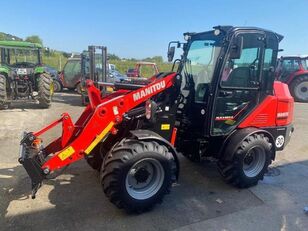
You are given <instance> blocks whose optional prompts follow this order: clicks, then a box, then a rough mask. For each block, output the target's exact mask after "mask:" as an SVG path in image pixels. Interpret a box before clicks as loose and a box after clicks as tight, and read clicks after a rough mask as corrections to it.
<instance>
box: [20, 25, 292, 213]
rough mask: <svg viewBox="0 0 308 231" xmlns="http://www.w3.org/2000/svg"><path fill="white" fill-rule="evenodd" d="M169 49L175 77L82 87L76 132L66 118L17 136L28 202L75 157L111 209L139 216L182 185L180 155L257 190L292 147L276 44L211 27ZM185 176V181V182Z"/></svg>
mask: <svg viewBox="0 0 308 231" xmlns="http://www.w3.org/2000/svg"><path fill="white" fill-rule="evenodd" d="M184 38H185V40H186V42H185V43H180V42H171V43H170V44H169V48H168V59H169V61H171V60H172V59H173V56H174V51H175V46H172V44H175V45H176V47H178V48H182V49H183V55H182V56H181V58H180V59H177V60H175V62H174V64H175V63H177V64H178V65H174V66H177V67H178V68H177V70H176V71H174V72H170V73H159V74H157V75H155V76H153V77H152V78H150V79H148V80H147V81H144V80H142V81H141V82H140V83H138V82H136V81H135V82H133V83H132V82H127V83H126V82H125V81H124V82H121V83H115V84H110V83H104V82H98V83H97V84H98V85H101V86H112V87H113V88H114V89H115V92H113V93H111V94H109V95H107V96H104V97H102V96H101V92H100V91H99V90H98V89H97V88H96V87H95V85H94V83H93V81H91V80H89V81H87V83H86V87H87V91H88V97H89V102H90V103H89V104H88V105H87V106H86V108H85V109H84V111H83V113H82V114H81V116H80V118H79V119H78V120H77V121H76V122H75V123H73V122H72V120H71V117H70V116H69V115H68V114H67V113H64V114H62V116H61V118H59V119H58V120H56V121H54V122H53V123H51V124H50V125H48V126H46V127H45V128H43V129H42V130H40V131H36V132H24V134H23V138H22V140H21V142H20V158H19V162H20V163H21V164H22V165H23V166H24V168H25V169H26V171H27V172H28V174H29V176H30V178H31V180H32V196H33V197H35V194H36V192H37V190H38V188H39V187H40V186H41V184H42V181H43V180H44V179H46V178H49V177H48V176H49V175H50V174H55V173H57V172H58V171H59V170H60V169H61V168H63V167H65V166H68V165H70V164H72V163H74V162H76V161H78V160H80V159H82V158H85V159H86V160H87V161H88V163H89V165H90V166H91V167H93V168H94V169H97V170H99V171H100V179H101V184H102V188H103V191H104V192H105V194H106V196H107V197H108V198H109V199H110V201H111V202H112V203H113V204H115V205H116V206H118V207H119V208H124V209H126V210H128V211H138V212H141V211H144V210H147V209H149V208H151V207H152V206H153V205H155V204H156V203H157V202H159V201H161V199H162V198H163V197H164V195H165V194H166V193H167V192H169V190H170V187H171V185H172V183H173V182H175V181H176V180H177V179H178V176H179V170H180V167H179V161H178V157H177V156H178V153H182V154H183V155H184V156H186V157H188V158H189V159H191V160H193V161H201V160H203V159H207V158H209V157H210V158H211V159H213V158H214V159H216V160H217V165H218V169H219V171H220V172H221V175H222V176H223V178H224V179H225V181H226V182H228V183H230V184H232V185H234V186H236V187H240V188H246V187H250V186H252V185H256V184H257V183H258V181H259V180H262V179H263V176H264V174H265V173H266V171H267V169H268V166H269V164H271V162H272V161H273V160H275V157H276V151H279V150H282V149H283V148H284V147H285V146H286V145H287V143H288V142H289V140H290V136H291V134H292V131H293V126H292V119H293V104H294V102H293V98H292V97H291V95H290V93H289V90H288V86H287V85H286V84H284V83H281V82H276V81H274V78H275V76H274V71H275V65H276V60H277V52H278V44H279V42H280V41H281V40H282V38H283V37H282V36H281V35H279V34H277V33H274V32H272V31H268V30H264V29H260V28H253V27H232V26H217V27H214V29H213V30H211V31H207V32H202V33H185V34H184ZM59 123H61V124H62V135H61V136H60V137H59V138H57V139H55V140H54V141H53V142H51V143H50V144H48V145H47V146H43V145H42V140H41V138H40V137H41V135H42V134H43V133H45V132H47V131H48V130H49V129H51V128H52V127H54V126H56V125H57V124H59ZM184 174H189V173H184Z"/></svg>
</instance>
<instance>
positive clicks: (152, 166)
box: [125, 158, 165, 200]
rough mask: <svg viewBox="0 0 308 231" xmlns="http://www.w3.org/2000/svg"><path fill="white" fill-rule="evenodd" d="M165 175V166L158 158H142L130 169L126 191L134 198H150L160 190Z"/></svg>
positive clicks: (126, 181)
mask: <svg viewBox="0 0 308 231" xmlns="http://www.w3.org/2000/svg"><path fill="white" fill-rule="evenodd" d="M164 177H165V171H164V168H163V166H162V165H161V163H160V162H159V161H158V160H156V159H153V158H146V159H142V160H140V161H138V162H137V163H135V164H134V165H133V166H132V167H131V168H130V169H129V171H128V174H127V176H126V180H125V187H126V191H127V192H128V194H129V195H130V196H131V197H133V198H134V199H137V200H146V199H149V198H151V197H152V196H154V195H155V194H156V193H157V192H158V191H159V190H160V188H161V186H162V185H163V182H164Z"/></svg>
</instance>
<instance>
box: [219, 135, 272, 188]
mask: <svg viewBox="0 0 308 231" xmlns="http://www.w3.org/2000/svg"><path fill="white" fill-rule="evenodd" d="M271 149H272V144H271V143H270V142H269V139H268V138H267V137H265V136H264V135H263V134H253V135H250V136H249V137H247V138H246V139H245V140H243V141H242V142H241V143H240V145H239V147H238V149H237V150H236V151H235V153H234V156H233V160H232V161H220V162H218V169H219V171H220V173H221V175H222V176H223V178H224V179H225V181H226V182H227V183H230V184H232V185H234V186H236V187H238V188H248V187H250V186H253V185H256V184H258V181H259V180H262V179H263V177H264V174H265V173H266V172H267V170H268V166H269V165H270V164H271V162H272V151H271Z"/></svg>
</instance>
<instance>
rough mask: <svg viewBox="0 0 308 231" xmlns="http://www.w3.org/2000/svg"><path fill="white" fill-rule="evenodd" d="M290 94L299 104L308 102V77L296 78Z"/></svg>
mask: <svg viewBox="0 0 308 231" xmlns="http://www.w3.org/2000/svg"><path fill="white" fill-rule="evenodd" d="M290 92H291V94H292V96H293V97H294V99H295V100H296V101H298V102H305V103H307V102H308V76H307V75H304V76H300V77H296V78H295V79H294V80H293V81H292V83H291V85H290Z"/></svg>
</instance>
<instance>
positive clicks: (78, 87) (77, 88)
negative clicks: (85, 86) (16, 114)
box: [76, 83, 82, 95]
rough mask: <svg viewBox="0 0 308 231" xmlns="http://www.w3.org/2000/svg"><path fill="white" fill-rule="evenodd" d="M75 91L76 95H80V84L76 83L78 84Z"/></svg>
mask: <svg viewBox="0 0 308 231" xmlns="http://www.w3.org/2000/svg"><path fill="white" fill-rule="evenodd" d="M76 91H77V93H78V94H79V95H81V94H82V89H81V84H80V83H78V84H77V85H76Z"/></svg>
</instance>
